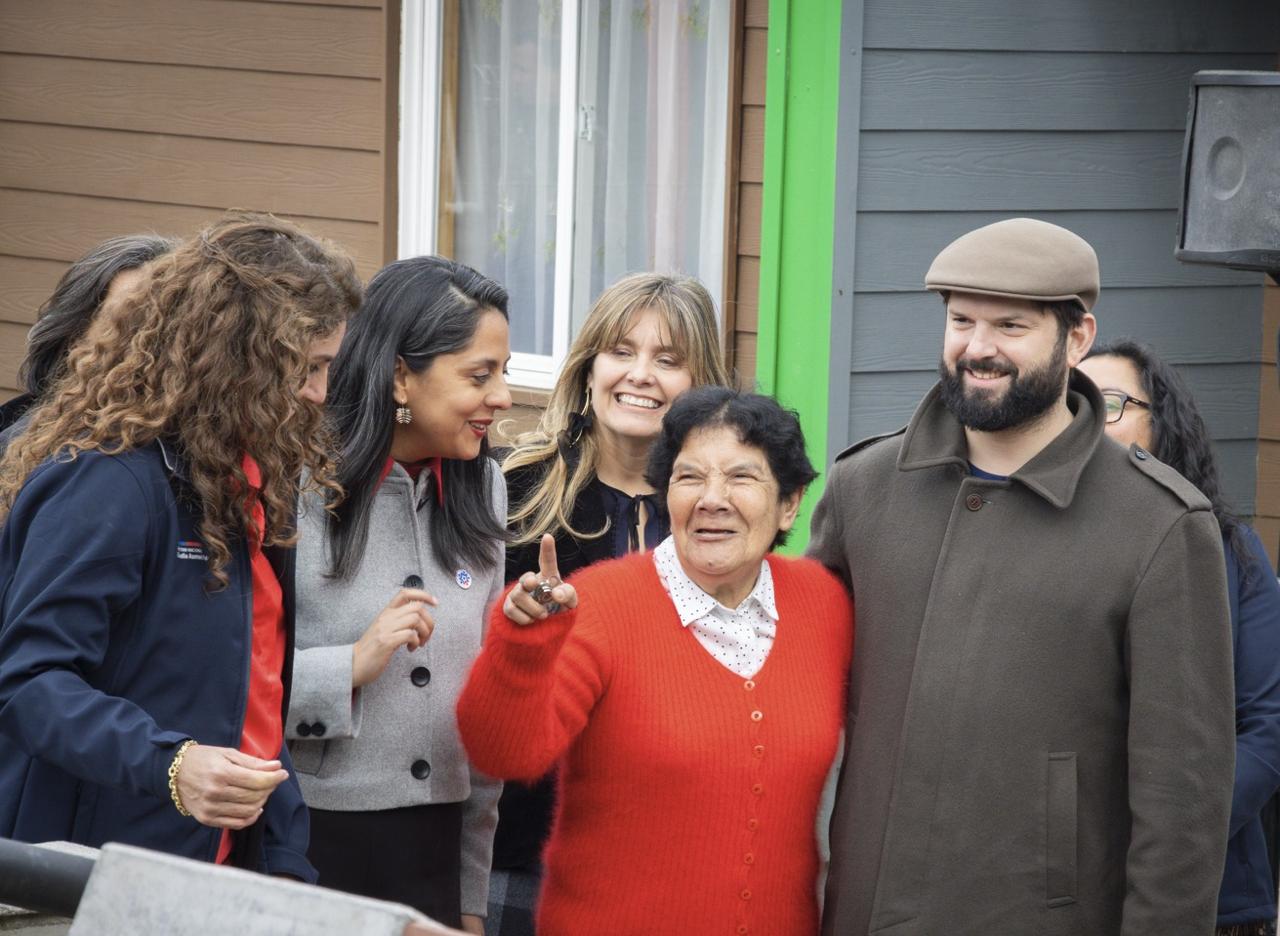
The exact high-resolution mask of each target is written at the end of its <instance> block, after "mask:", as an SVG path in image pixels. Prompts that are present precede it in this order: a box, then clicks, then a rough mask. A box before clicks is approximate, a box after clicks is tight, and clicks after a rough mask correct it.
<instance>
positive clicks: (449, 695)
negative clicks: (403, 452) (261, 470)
mask: <svg viewBox="0 0 1280 936" xmlns="http://www.w3.org/2000/svg"><path fill="white" fill-rule="evenodd" d="M487 464H488V468H489V470H490V477H491V479H492V482H493V513H494V516H495V517H498V518H500V519H501V520H502V522H503V523H504V524H505V522H506V516H507V488H506V484H505V482H504V481H503V478H502V474H501V472H500V471H498V468H497V465H495V464H494V463H493V462H491V461H490V462H488V463H487ZM428 477H429V474H428V473H427V472H423V474H422V476H421V477H420V478H419V479H418V482H417V484H415V483H414V482H413V480H412V479H411V478H410V477H409V475H408V473H406V472H405V470H404V469H403V468H401V467H400V466H399V465H395V466H393V467H392V469H391V473H390V474H389V475H388V476H387V478H386V480H384V481H383V483H382V485H381V487H380V488H379V489H378V493H377V495H376V496H375V497H374V500H373V508H372V514H371V515H370V518H369V544H368V546H367V547H366V549H365V554H364V560H363V562H362V564H361V565H360V567H359V568H358V569H357V571H356V574H355V575H354V576H352V578H351V580H350V581H347V582H339V581H336V580H334V579H330V578H326V577H325V572H326V570H327V569H328V546H327V544H326V542H325V531H324V512H323V510H322V509H321V508H320V506H319V502H318V501H317V500H316V499H315V498H309V499H307V500H305V501H304V502H303V505H302V509H301V511H300V515H299V520H298V525H299V533H300V537H299V541H298V571H297V591H298V595H297V638H296V639H297V651H296V653H295V655H294V663H293V694H292V697H291V701H290V704H289V718H288V722H287V724H286V725H285V736H286V737H287V738H288V739H289V751H290V753H291V754H292V755H293V764H294V768H295V769H296V770H297V773H298V780H299V782H300V783H301V785H302V794H303V797H304V799H305V800H306V802H307V804H308V805H309V806H313V807H315V808H317V809H332V810H338V811H365V810H376V809H396V808H399V807H402V806H417V805H423V804H427V803H456V802H463V803H464V804H465V808H464V813H463V826H462V912H463V913H466V914H475V915H478V916H484V915H485V913H486V910H487V902H488V890H489V866H490V863H491V860H492V854H493V832H494V828H495V827H496V825H497V816H498V808H497V804H498V795H499V793H501V791H502V784H501V783H499V782H497V781H495V780H491V779H489V778H488V777H484V776H482V775H480V774H477V773H476V772H474V771H472V770H471V768H470V766H469V765H468V763H467V756H466V753H465V752H464V751H463V748H462V742H461V740H460V739H459V737H458V723H457V717H456V715H455V713H454V709H455V706H456V703H457V700H458V695H459V694H460V693H461V692H462V687H463V684H464V683H465V682H466V678H467V672H468V670H469V669H470V668H471V663H472V661H473V660H474V659H475V658H476V655H477V654H479V652H480V641H481V637H482V635H483V632H484V625H485V620H486V616H485V615H486V611H487V610H488V609H489V607H490V605H492V603H493V602H494V601H495V600H496V599H497V598H498V596H499V595H500V594H501V592H502V586H503V550H502V546H501V544H500V543H494V544H493V553H494V565H493V568H491V569H489V570H486V571H481V570H479V569H465V570H463V569H444V568H442V567H441V566H440V565H439V563H438V562H437V561H436V559H435V557H434V555H433V554H432V551H431V536H430V532H429V529H428V527H429V524H430V507H429V505H427V504H426V503H425V500H424V498H425V497H428V496H434V495H432V494H431V493H430V492H429V488H428V484H427V480H428ZM410 575H416V576H419V577H420V578H421V579H422V582H423V585H422V587H423V588H425V589H426V590H427V591H428V592H430V593H431V594H433V595H435V596H436V598H438V599H439V601H440V604H439V605H438V606H437V607H436V608H434V609H433V611H432V615H433V617H434V618H435V622H436V627H435V631H434V632H433V633H432V635H431V639H430V640H429V641H428V642H427V644H426V646H424V647H421V648H420V649H418V650H416V651H415V652H413V653H409V652H408V651H406V650H405V649H404V648H401V649H399V650H397V651H396V652H395V654H394V655H393V656H392V657H391V661H390V663H388V665H387V668H386V670H385V671H384V672H383V674H382V675H381V676H379V677H378V678H377V679H376V680H374V681H373V682H372V683H369V684H368V685H366V686H363V687H361V688H360V689H355V690H353V689H352V686H351V654H352V648H353V647H354V645H355V642H356V640H358V639H359V638H360V636H361V635H362V634H363V633H364V631H365V629H366V628H367V627H368V626H369V624H370V623H371V622H372V621H373V619H374V618H375V617H377V615H378V613H379V612H380V611H381V610H382V609H383V608H385V607H386V605H387V602H388V601H390V600H391V598H392V596H394V595H395V593H396V591H397V589H399V588H401V587H402V586H403V585H404V583H405V579H406V578H407V577H408V576H410Z"/></svg>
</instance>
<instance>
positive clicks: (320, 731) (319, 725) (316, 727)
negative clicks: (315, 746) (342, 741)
mask: <svg viewBox="0 0 1280 936" xmlns="http://www.w3.org/2000/svg"><path fill="white" fill-rule="evenodd" d="M311 733H312V734H313V735H315V736H316V737H317V738H323V737H324V722H322V721H318V722H312V723H311Z"/></svg>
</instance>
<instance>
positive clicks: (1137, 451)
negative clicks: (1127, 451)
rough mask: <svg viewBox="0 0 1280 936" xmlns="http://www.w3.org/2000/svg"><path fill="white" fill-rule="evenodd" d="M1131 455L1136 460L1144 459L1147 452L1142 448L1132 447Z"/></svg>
mask: <svg viewBox="0 0 1280 936" xmlns="http://www.w3.org/2000/svg"><path fill="white" fill-rule="evenodd" d="M1133 457H1134V458H1136V459H1137V460H1138V461H1146V460H1147V453H1146V452H1144V451H1143V450H1142V449H1134V450H1133Z"/></svg>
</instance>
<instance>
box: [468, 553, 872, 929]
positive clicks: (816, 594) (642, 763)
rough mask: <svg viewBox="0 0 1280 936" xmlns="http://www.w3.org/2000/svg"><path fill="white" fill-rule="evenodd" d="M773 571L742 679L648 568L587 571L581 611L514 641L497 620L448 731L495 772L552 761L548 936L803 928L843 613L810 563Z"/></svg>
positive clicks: (844, 634) (624, 562) (521, 776)
mask: <svg viewBox="0 0 1280 936" xmlns="http://www.w3.org/2000/svg"><path fill="white" fill-rule="evenodd" d="M768 561H769V565H770V568H771V569H772V572H773V580H774V590H775V595H776V599H777V604H778V612H779V621H778V632H777V636H776V638H775V639H774V644H773V649H772V651H771V652H770V654H769V658H768V659H767V660H766V662H765V665H764V667H763V668H762V669H761V670H760V672H759V673H757V674H756V676H755V677H754V678H753V679H743V678H741V677H739V676H737V675H735V674H734V673H733V672H732V671H730V670H728V669H726V668H725V667H724V666H722V665H721V664H720V663H718V662H717V661H716V660H715V658H714V657H712V656H711V654H709V653H708V652H707V651H706V650H705V649H703V647H702V646H701V644H699V643H698V640H697V638H696V637H695V636H694V634H692V633H691V632H690V631H689V630H687V629H686V628H684V627H681V625H680V619H679V617H678V616H677V614H676V611H675V606H674V605H673V604H672V602H671V599H670V598H669V597H668V596H667V594H666V592H665V591H664V589H663V587H662V583H661V581H660V580H659V579H658V575H657V571H656V569H655V568H654V565H653V558H652V556H650V555H632V556H628V557H625V558H622V559H618V560H614V561H611V562H603V563H599V564H597V565H594V566H591V567H589V568H588V569H586V570H584V571H583V572H582V573H581V574H580V575H579V576H578V577H577V578H576V579H575V581H574V584H575V586H576V587H577V589H578V595H579V606H578V608H577V610H576V611H564V612H561V613H560V614H558V615H554V616H553V617H551V618H549V619H547V620H546V621H542V622H538V623H535V624H533V625H530V626H528V627H519V626H516V625H514V624H512V623H511V622H510V621H508V620H507V618H506V617H505V616H504V615H503V614H502V608H501V606H500V605H499V606H497V607H495V608H494V611H493V614H492V617H491V619H490V629H489V633H488V637H487V640H486V644H485V648H484V650H483V652H482V653H481V654H480V657H479V659H478V660H477V661H476V664H475V667H474V669H473V670H472V672H471V676H470V679H469V681H468V683H467V686H466V688H465V690H464V691H463V693H462V697H461V699H460V700H459V703H458V720H459V726H460V728H461V732H462V739H463V743H464V744H465V745H466V748H467V752H468V753H469V754H470V756H471V759H472V762H473V764H474V765H475V766H476V767H477V768H478V769H480V770H482V771H484V772H486V773H489V774H491V775H494V776H498V777H503V778H509V779H516V780H529V779H533V778H536V777H540V776H542V775H543V774H544V773H545V772H546V771H547V769H548V768H549V767H551V766H552V765H553V764H554V763H555V762H556V761H557V760H560V759H561V758H562V757H563V762H562V764H561V770H560V801H559V804H558V810H557V816H556V822H555V827H554V831H553V832H552V836H551V839H550V841H549V843H548V845H547V849H546V852H545V856H544V857H545V866H546V876H545V878H544V884H543V892H542V898H541V901H540V903H539V907H538V931H539V933H541V934H543V936H562V934H577V933H582V934H587V933H590V934H599V933H610V934H629V933H634V934H645V936H653V934H659V933H673V934H674V933H679V934H693V933H696V934H699V936H701V934H714V933H724V934H737V936H745V934H756V933H758V934H786V936H794V934H805V933H814V932H816V931H817V927H818V909H817V899H816V898H817V892H816V876H817V869H818V857H817V846H816V842H815V836H814V833H815V819H816V815H817V809H818V798H819V796H820V794H821V791H822V785H823V781H824V779H825V778H826V775H827V771H828V769H829V768H830V766H831V763H832V759H833V758H834V756H835V752H836V744H837V740H838V738H839V733H840V729H841V727H842V725H843V723H844V702H845V684H846V679H847V674H848V671H849V660H850V655H851V652H852V644H853V608H852V606H851V603H850V601H849V597H848V595H847V593H846V592H845V590H844V588H843V587H842V586H841V584H840V583H839V582H838V581H837V580H836V579H835V578H834V577H833V576H832V575H831V574H830V573H829V572H827V571H826V570H825V569H824V568H822V567H821V566H819V565H818V564H816V563H814V562H812V561H811V560H807V559H782V558H779V557H776V556H770V557H769V560H768Z"/></svg>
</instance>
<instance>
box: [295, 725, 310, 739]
mask: <svg viewBox="0 0 1280 936" xmlns="http://www.w3.org/2000/svg"><path fill="white" fill-rule="evenodd" d="M297 732H298V737H299V738H309V737H311V726H310V725H308V724H307V723H306V722H304V721H303V722H298V727H297Z"/></svg>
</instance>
